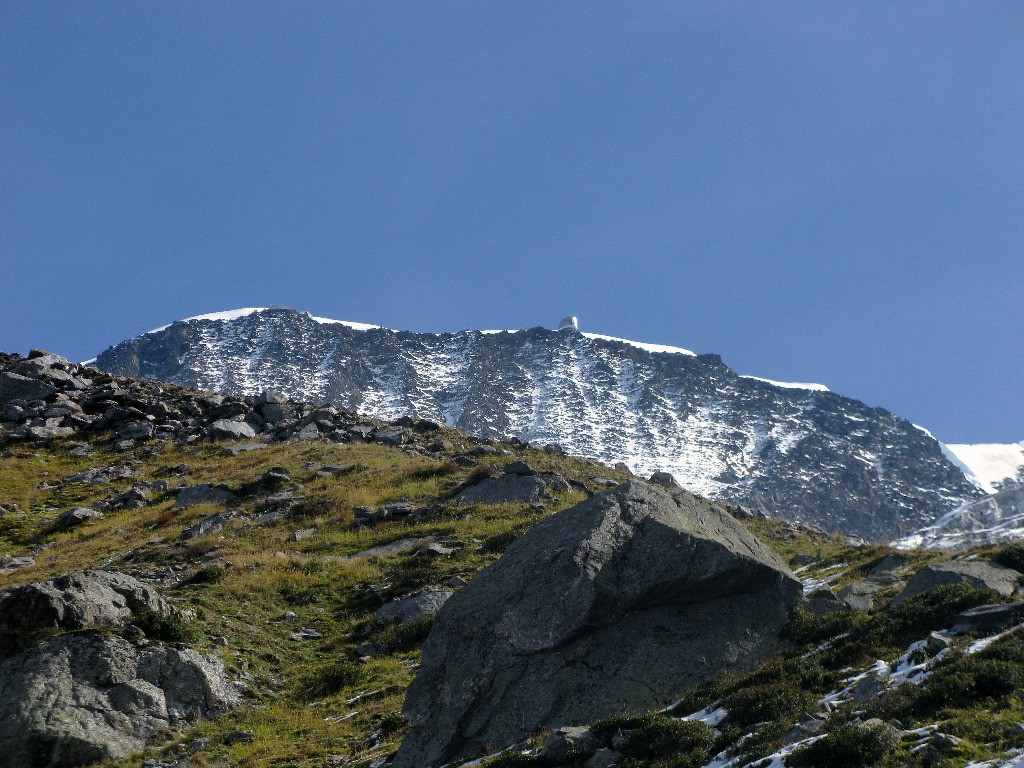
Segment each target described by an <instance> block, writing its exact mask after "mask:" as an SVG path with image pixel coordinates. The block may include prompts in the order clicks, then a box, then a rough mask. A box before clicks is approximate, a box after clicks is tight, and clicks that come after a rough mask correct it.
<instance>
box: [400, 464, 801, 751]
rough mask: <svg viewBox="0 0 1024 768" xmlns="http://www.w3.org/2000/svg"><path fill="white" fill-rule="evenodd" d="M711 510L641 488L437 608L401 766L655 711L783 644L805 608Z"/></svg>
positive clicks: (548, 532) (746, 539) (746, 540)
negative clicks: (794, 615) (782, 635)
mask: <svg viewBox="0 0 1024 768" xmlns="http://www.w3.org/2000/svg"><path fill="white" fill-rule="evenodd" d="M800 592H801V588H800V583H799V582H798V581H797V580H796V579H794V578H793V577H792V575H791V574H790V573H789V572H788V570H787V569H786V566H785V565H784V564H783V563H782V561H781V560H780V559H779V557H778V556H777V555H776V554H775V553H774V552H772V551H771V550H769V549H768V548H767V547H765V546H764V545H762V544H761V543H760V542H759V541H758V540H757V539H755V538H754V537H753V536H752V535H751V534H750V533H749V532H748V531H747V530H746V529H745V528H743V526H742V525H740V523H738V522H736V520H734V519H733V518H732V517H730V516H729V515H728V514H727V513H726V512H725V510H724V509H723V508H722V507H721V506H720V505H718V504H715V503H714V502H711V501H707V500H705V499H701V498H698V497H696V496H693V495H691V494H689V493H686V492H685V491H678V492H676V493H674V494H672V495H670V494H669V493H668V492H667V491H665V490H662V489H660V488H657V487H654V486H652V485H648V484H647V483H644V482H640V481H630V482H628V483H626V484H624V485H621V486H619V487H617V488H614V489H612V490H610V491H607V492H605V493H602V494H600V495H597V496H594V497H592V498H590V499H588V500H587V501H585V502H583V503H582V504H579V505H578V506H576V507H573V508H572V509H568V510H565V511H563V512H559V513H557V514H554V515H552V516H550V517H548V518H546V519H545V520H543V521H541V522H540V523H539V524H538V525H537V526H536V527H535V528H533V529H532V530H531V531H530V532H529V533H527V534H526V535H524V536H522V537H521V538H519V539H518V540H517V541H515V542H513V543H512V544H511V545H510V546H509V547H508V549H507V550H506V551H505V554H504V555H503V556H502V557H501V558H500V559H499V560H498V561H497V562H495V563H494V564H492V565H491V566H489V567H488V568H486V569H484V570H483V571H482V572H481V573H480V574H479V575H477V577H476V578H475V579H473V581H472V582H471V583H470V584H469V585H467V586H466V587H464V588H462V589H461V590H459V591H457V592H456V593H455V594H454V595H452V597H451V598H449V599H448V601H447V602H446V603H445V604H444V607H443V608H442V609H441V611H440V612H439V613H438V615H437V617H436V619H435V621H434V625H433V629H432V631H431V633H430V636H429V637H428V638H427V641H426V643H425V644H424V647H423V660H422V668H421V671H420V674H419V675H418V676H417V677H416V679H415V680H414V681H413V683H412V685H411V686H410V688H409V691H408V694H407V697H406V701H405V706H404V708H403V713H404V714H405V715H406V716H407V717H408V718H409V720H410V721H411V723H412V729H411V731H410V732H409V734H408V735H407V736H406V738H405V740H404V741H403V742H402V746H401V748H400V749H399V751H398V754H397V756H396V758H395V762H394V768H412V767H413V766H417V768H422V767H424V766H434V765H440V764H442V763H447V762H454V761H456V760H461V759H463V758H468V757H471V756H473V755H477V754H480V753H485V752H493V751H495V750H497V749H501V748H502V747H505V746H507V745H509V744H513V743H516V742H518V741H520V740H522V739H523V738H525V737H527V736H530V735H532V734H534V733H535V732H537V731H539V730H541V729H555V728H559V727H562V726H566V725H582V724H584V723H589V722H593V721H594V720H597V719H599V718H601V717H604V716H607V715H612V714H615V713H620V712H629V711H646V710H649V709H651V708H654V707H657V706H659V705H663V704H664V703H665V702H668V701H670V700H671V699H672V698H673V697H674V696H676V695H677V694H678V693H679V692H681V691H682V690H684V689H685V688H687V687H688V686H690V685H692V684H694V683H696V682H698V681H700V680H704V679H706V678H708V677H710V676H711V675H713V674H715V673H716V672H719V671H721V670H724V669H749V668H751V667H753V666H754V665H756V664H757V663H758V662H759V661H761V660H763V659H764V658H766V657H767V656H769V655H772V654H774V653H776V652H777V651H778V650H780V648H781V647H782V642H781V641H780V639H779V630H780V629H781V628H782V627H783V625H784V624H785V623H786V621H787V620H788V616H789V613H790V610H791V608H792V607H793V606H794V605H795V604H796V603H797V602H798V601H799V600H800Z"/></svg>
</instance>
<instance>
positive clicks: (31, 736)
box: [0, 635, 238, 768]
mask: <svg viewBox="0 0 1024 768" xmlns="http://www.w3.org/2000/svg"><path fill="white" fill-rule="evenodd" d="M237 700H238V692H237V690H236V689H235V687H234V686H233V685H231V684H230V683H229V682H228V681H227V680H226V679H225V677H224V668H223V664H222V663H221V662H220V661H219V660H217V659H216V658H214V657H207V656H202V655H200V654H199V653H197V652H196V651H194V650H191V649H187V648H186V649H177V648H170V647H166V646H160V645H156V646H152V647H148V648H138V647H136V646H134V645H132V644H131V643H129V642H128V641H126V640H123V639H121V638H119V637H103V636H100V635H65V636H63V637H58V638H55V639H53V640H49V641H47V642H44V643H40V644H39V645H36V646H34V647H32V648H30V649H29V650H26V651H23V652H22V653H19V654H18V655H16V656H12V657H10V658H8V659H5V660H4V661H3V662H2V663H0V754H2V757H0V763H2V764H3V765H11V766H15V765H18V766H38V767H39V768H70V766H78V765H86V764H89V763H94V762H98V761H100V760H105V759H109V758H117V757H124V756H125V755H128V754H130V753H132V752H137V751H139V750H140V749H142V748H143V747H144V746H145V744H146V739H148V738H149V737H150V736H152V735H154V734H155V733H157V732H159V731H162V730H165V729H167V728H172V727H180V726H185V725H189V724H191V723H193V722H195V721H196V720H198V719H199V718H201V717H209V716H211V715H214V714H216V713H217V712H219V711H220V710H222V709H224V708H225V707H228V706H230V705H232V704H234V703H235V702H236V701H237Z"/></svg>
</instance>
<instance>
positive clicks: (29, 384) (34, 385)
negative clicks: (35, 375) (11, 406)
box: [0, 371, 57, 403]
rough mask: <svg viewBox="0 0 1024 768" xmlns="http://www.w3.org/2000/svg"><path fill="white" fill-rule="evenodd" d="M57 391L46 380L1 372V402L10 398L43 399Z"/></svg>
mask: <svg viewBox="0 0 1024 768" xmlns="http://www.w3.org/2000/svg"><path fill="white" fill-rule="evenodd" d="M56 391H57V390H56V389H55V388H54V387H51V386H50V385H49V384H47V383H46V382H44V381H38V380H36V379H30V378H28V377H27V376H20V375H18V374H17V373H10V372H9V371H4V372H3V373H0V403H6V402H7V401H8V400H28V401H32V400H42V399H44V398H47V397H49V396H50V395H52V394H53V393H54V392H56Z"/></svg>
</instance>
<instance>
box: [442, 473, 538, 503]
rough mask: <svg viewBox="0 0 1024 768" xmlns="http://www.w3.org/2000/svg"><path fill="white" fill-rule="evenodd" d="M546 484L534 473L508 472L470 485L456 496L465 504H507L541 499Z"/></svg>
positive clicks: (456, 498)
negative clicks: (519, 473) (518, 473)
mask: <svg viewBox="0 0 1024 768" xmlns="http://www.w3.org/2000/svg"><path fill="white" fill-rule="evenodd" d="M545 489H546V486H545V484H544V481H543V480H542V479H540V478H539V477H536V476H534V475H517V474H508V475H502V476H501V477H491V478H487V479H486V480H481V481H480V482H479V483H477V484H476V485H473V486H470V487H469V488H467V489H466V490H464V491H462V493H460V494H459V495H458V496H456V497H455V500H456V501H459V502H462V503H463V504H507V503H512V502H521V503H526V504H529V503H532V502H534V501H539V500H540V498H541V495H543V493H544V491H545Z"/></svg>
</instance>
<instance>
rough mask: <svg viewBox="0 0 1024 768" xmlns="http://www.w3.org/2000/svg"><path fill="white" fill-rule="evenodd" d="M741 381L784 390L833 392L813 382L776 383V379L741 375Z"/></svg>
mask: <svg viewBox="0 0 1024 768" xmlns="http://www.w3.org/2000/svg"><path fill="white" fill-rule="evenodd" d="M740 378H741V379H753V380H754V381H761V382H764V383H765V384H771V385H773V386H776V387H782V388H783V389H809V390H810V391H812V392H831V391H832V390H830V389H829V388H828V387H826V386H825V385H824V384H814V383H811V382H801V381H775V380H774V379H762V378H761V377H760V376H746V375H743V374H741V375H740Z"/></svg>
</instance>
